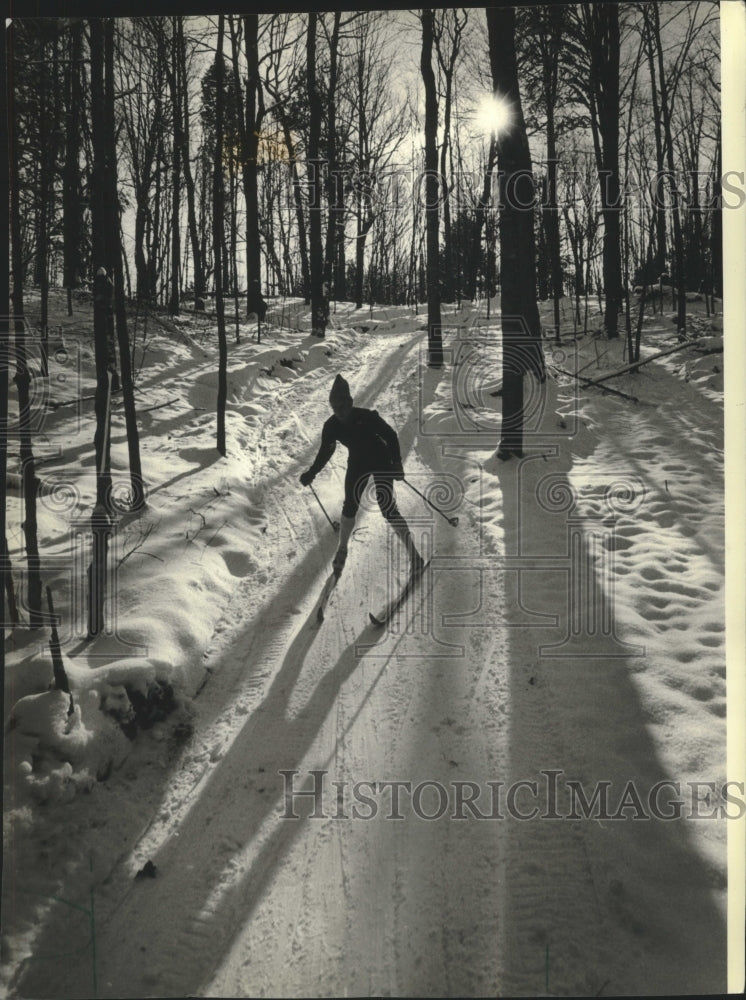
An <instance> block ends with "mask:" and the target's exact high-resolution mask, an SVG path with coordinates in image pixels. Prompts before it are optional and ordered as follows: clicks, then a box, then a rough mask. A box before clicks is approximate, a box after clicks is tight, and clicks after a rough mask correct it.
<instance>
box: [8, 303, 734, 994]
mask: <svg viewBox="0 0 746 1000" xmlns="http://www.w3.org/2000/svg"><path fill="white" fill-rule="evenodd" d="M31 306H32V311H33V306H34V303H33V302H32V304H31ZM691 308H692V309H693V310H696V311H697V312H696V315H695V317H694V318H693V320H692V329H698V330H699V332H701V334H702V335H703V336H704V335H707V336H708V337H709V338H714V339H708V340H707V341H703V342H702V345H701V346H706V347H709V348H711V349H714V348H717V346H718V340H717V338H718V336H719V335H720V334H721V332H722V329H721V324H719V321H718V320H715V321H714V323H713V322H712V321H711V320H709V319H706V318H705V317H704V313H703V306H702V304H700V303H696V304H695V303H693V304H692V306H691ZM55 320H56V321H58V322H59V325H60V326H61V327H62V340H64V345H65V350H64V351H62V350H61V349H58V350H57V351H56V353H55V354H54V356H53V358H52V360H51V363H50V368H51V371H50V379H49V381H48V383H42V382H41V381H39V382H38V383H37V384H38V385H39V386H42V385H45V386H47V387H48V393H49V399H48V403H49V404H58V403H60V402H62V401H65V400H68V401H71V400H72V401H74V400H76V399H78V398H79V397H83V396H88V395H90V394H91V393H92V391H93V378H92V376H93V362H92V357H91V341H90V330H91V315H90V312H89V307H87V306H78V307H76V315H75V316H74V317H72V318H71V319H68V318H67V317H66V315H64V309H63V303H62V299H61V298H60V299H59V300H58V301H56V303H55ZM267 320H268V322H267V325H266V326H265V327H264V330H263V337H262V343H261V344H257V342H256V340H255V339H254V338H253V337H252V333H253V332H254V329H255V325H254V324H251V325H244V326H243V327H242V338H241V343H240V344H232V345H231V347H230V358H229V407H228V416H227V430H228V454H227V456H226V457H225V458H221V457H220V456H219V455H218V453H217V450H216V448H215V414H214V408H215V398H216V386H217V377H216V367H217V365H216V353H217V352H216V349H215V336H216V335H215V329H214V321H213V320H211V319H210V318H209V317H204V318H203V317H195V316H184V317H182V318H177V319H174V320H171V319H166V318H165V317H161V318H160V319H159V320H157V321H156V320H155V319H154V318H153V317H151V318H150V321H149V325H148V331H147V335H146V339H145V341H143V340H142V328H141V327H140V330H139V332H138V341H137V346H136V350H135V359H136V362H137V366H138V367H140V365H141V362H142V366H141V372H140V375H139V378H138V384H137V404H138V410H139V414H140V419H139V423H140V428H141V448H142V458H143V469H144V475H145V479H146V482H147V488H148V497H147V507H146V509H145V510H144V511H142V512H141V513H140V514H138V515H131V514H125V515H123V516H121V517H120V518H119V522H118V526H117V532H116V536H115V539H114V541H113V543H112V551H111V560H110V561H111V565H112V567H113V571H112V575H111V580H110V593H111V594H112V595H113V597H112V600H111V603H110V606H109V609H108V611H109V615H108V622H109V625H110V627H109V629H108V632H107V634H106V635H103V636H101V637H99V638H98V639H97V640H96V641H94V642H86V641H85V631H86V618H85V596H86V589H85V572H86V567H87V564H88V550H87V545H88V544H89V543H88V535H89V528H88V523H89V518H90V515H91V512H92V508H93V503H94V499H95V482H94V473H93V468H94V462H93V445H92V439H93V404H92V401H91V400H90V399H88V400H85V401H84V402H82V403H81V404H79V405H76V404H75V403H74V402H70V403H69V404H68V405H64V406H57V405H48V406H45V407H44V408H43V410H42V412H43V420H42V421H41V424H40V427H39V428H38V430H37V433H36V436H35V452H36V455H37V459H38V460H39V464H38V474H39V477H40V479H41V481H42V485H41V490H40V502H39V503H40V506H39V531H40V541H41V545H42V552H43V558H44V567H45V582H48V583H51V586H52V591H53V593H54V597H55V605H56V610H57V612H58V613H59V614H60V615H61V616H62V624H61V626H60V636H61V641H62V648H63V652H64V654H65V666H66V669H67V673H68V677H69V679H70V684H71V688H72V700H73V711H72V713H71V714H69V705H70V699H69V696H68V695H67V694H65V693H64V692H62V691H59V690H55V689H54V688H52V687H51V681H52V666H51V658H50V656H49V652H48V645H47V640H48V634H47V632H46V630H45V631H44V632H43V634H42V635H39V634H33V633H29V632H28V631H25V630H18V631H16V633H15V635H14V637H13V638H12V640H11V641H9V642H8V643H7V644H6V661H7V666H6V676H5V705H6V729H5V733H6V736H5V760H6V771H5V806H6V816H5V865H6V867H5V878H4V885H3V928H4V937H3V949H4V951H3V959H4V966H5V973H4V976H5V979H4V982H5V990H6V991H7V992H8V994H9V995H12V996H20V997H65V998H77V997H92V996H100V997H146V996H171V997H176V996H186V995H199V996H232V997H242V996H333V995H337V996H342V995H345V996H346V995H352V996H355V995H358V996H359V995H400V996H451V995H454V996H455V995H459V996H464V995H473V996H478V995H484V996H488V995H495V994H503V995H522V996H535V995H538V994H542V993H544V994H547V993H548V994H552V995H554V994H556V995H584V996H599V995H611V994H645V993H658V994H661V993H692V994H701V993H707V992H713V991H720V990H723V989H725V986H726V978H725V972H726V895H727V893H726V889H727V867H726V832H727V827H728V824H729V822H734V821H730V820H729V819H727V818H726V816H735V815H737V814H738V813H739V812H742V811H743V807H742V806H741V803H742V802H743V793H742V791H740V792H739V791H738V790H734V788H733V787H732V786H731V787H728V786H725V782H726V780H727V778H728V774H727V771H726V717H727V714H728V712H729V711H730V709H728V708H727V705H726V669H725V667H726V664H725V647H724V561H725V555H724V509H723V508H724V504H723V489H724V488H723V476H724V470H723V405H722V397H723V392H722V387H723V355H722V354H721V353H711V354H704V353H701V352H700V353H698V352H697V351H696V350H695V349H693V348H687V349H685V350H683V351H681V352H676V353H673V354H671V355H669V356H667V357H665V358H662V359H661V360H660V361H654V362H652V363H651V364H649V365H647V366H645V367H643V368H642V369H641V370H640V371H639V373H638V374H637V375H624V376H620V377H617V378H614V379H613V380H610V381H609V382H608V383H607V384H608V385H609V387H610V388H613V389H616V390H618V391H621V392H623V393H627V394H628V395H631V396H635V397H636V398H637V402H633V401H631V400H629V399H626V398H622V397H620V396H619V395H615V394H611V393H610V394H605V393H602V391H601V389H600V388H579V386H578V383H577V382H576V381H575V380H574V379H572V378H570V377H568V376H567V375H565V374H563V371H565V372H567V371H578V370H581V369H583V376H584V377H587V378H594V377H601V376H602V375H603V374H607V373H609V372H611V371H613V370H614V369H616V368H617V367H622V366H623V364H624V359H623V356H622V355H623V350H624V340H623V338H621V339H620V340H619V341H618V342H609V341H607V340H605V339H604V338H602V337H595V336H594V335H593V334H592V333H589V334H587V335H585V336H582V335H581V336H579V337H578V338H577V339H574V338H573V337H572V322H571V318H570V315H569V306H568V307H567V313H566V315H565V320H564V322H565V326H564V328H563V338H562V340H563V342H562V344H560V345H555V344H553V343H552V342H551V341H549V340H547V341H546V342H545V348H546V357H547V362H548V364H549V366H550V367H549V377H548V379H547V382H546V384H545V386H543V387H539V386H538V385H537V384H536V383H529V382H527V393H528V405H527V414H528V417H527V420H528V432H527V436H526V443H525V457H524V458H523V459H522V460H516V459H513V460H511V461H509V462H507V463H501V462H499V461H497V460H496V459H495V458H494V454H493V453H494V450H495V446H496V442H497V437H498V433H497V432H498V431H499V405H500V400H499V398H498V397H497V396H496V395H495V393H496V390H497V388H498V386H499V381H500V378H499V372H500V364H499V359H500V352H499V317H498V318H496V304H495V303H493V308H492V316H491V317H490V318H487V316H486V310H485V304H484V303H482V304H481V307H480V308H476V307H471V306H469V305H465V306H464V308H463V309H461V310H454V309H453V308H452V307H449V308H448V310H447V312H446V316H445V324H446V325H445V328H444V342H445V347H446V355H447V358H446V360H447V363H446V365H445V366H444V368H443V369H442V370H433V369H429V368H428V367H427V365H426V333H425V330H424V316H423V315H422V314H420V315H419V316H415V315H413V313H412V311H411V310H408V309H405V308H403V307H402V308H383V307H381V308H375V309H373V310H368V309H363V310H360V311H353V310H352V309H351V307H350V306H349V305H342V304H340V305H338V306H337V309H336V312H335V313H334V314H333V316H332V320H333V323H332V328H331V329H330V330H329V332H328V336H327V339H326V340H325V341H322V342H320V341H317V340H315V339H313V338H311V337H310V336H309V334H308V329H309V316H308V309H307V308H305V307H303V305H302V303H299V302H297V301H295V302H292V303H290V302H288V303H277V304H276V306H274V307H273V308H272V310H271V312H270V314H269V315H268V317H267ZM718 327H720V329H718ZM229 333H230V335H231V337H232V336H233V331H232V329H231V330H230V331H229ZM676 343H677V341H676V337H675V329H674V326H673V324H672V323H671V322H670V318H669V317H668V316H666V317H662V316H660V315H656V316H653V315H650V316H648V317H647V318H646V320H645V325H644V334H643V344H644V347H643V354H644V356H645V357H648V356H650V355H651V354H653V353H655V352H656V351H658V350H663V349H665V348H667V347H670V346H674V345H675V344H676ZM143 346H145V351H144V360H143V357H142V355H143ZM78 359H79V360H80V370H79V371H78ZM337 372H342V373H343V374H344V375H345V377H346V378H347V379H348V380H349V382H350V384H351V386H352V389H353V393H354V396H355V403H356V405H358V406H366V407H370V408H375V409H377V410H378V411H379V412H380V413H381V415H382V416H383V417H384V418H385V419H386V420H388V421H389V422H390V423H391V424H392V425H393V426H394V427H395V428H396V429H397V431H398V433H399V436H400V440H401V443H402V454H403V456H404V465H405V469H406V472H407V478H408V480H409V481H410V482H411V483H412V485H413V486H416V487H417V488H418V489H419V490H421V491H422V492H424V493H426V495H427V496H428V497H429V498H430V499H431V500H432V501H433V502H434V503H436V504H438V505H439V506H441V507H443V508H444V510H445V512H446V515H447V517H448V518H456V517H457V518H458V526H457V527H454V526H453V525H452V524H450V523H448V521H447V520H446V519H445V518H442V517H440V516H439V515H438V514H436V513H435V512H434V511H433V510H432V509H431V508H429V507H428V506H427V505H426V504H425V503H424V502H423V500H421V499H420V497H418V496H417V495H416V494H415V493H414V492H413V491H410V490H409V489H408V488H407V486H406V484H401V485H399V486H398V487H397V493H398V497H399V501H400V506H401V509H402V512H403V513H404V515H405V517H407V519H408V520H409V522H410V525H411V527H412V529H413V531H414V532H415V534H416V535H417V537H418V538H419V540H420V542H421V545H422V548H423V550H425V551H426V552H427V553H428V554H431V555H432V556H433V562H432V563H431V566H430V569H429V570H428V572H427V574H426V576H425V578H424V579H423V581H422V583H421V586H420V587H419V589H418V590H417V592H416V593H415V594H414V595H413V596H412V597H411V598H410V600H409V601H408V602H407V604H406V605H405V606H404V609H403V610H402V612H401V614H400V615H399V616H398V617H397V618H396V619H394V620H393V621H392V623H391V624H390V625H389V626H388V627H387V628H386V629H384V630H381V629H376V628H375V627H374V626H372V625H371V624H370V622H369V618H368V612H369V611H371V610H373V611H375V610H378V609H379V608H380V607H381V605H382V603H383V602H384V601H385V599H386V597H387V596H388V595H390V594H394V593H396V592H397V589H398V588H399V587H400V586H401V583H402V581H403V580H404V578H405V573H406V565H405V564H406V557H405V556H404V553H403V550H401V549H400V543H399V542H398V541H397V540H396V538H395V537H394V536H393V534H391V533H390V532H389V531H388V528H387V526H386V524H385V523H384V522H383V520H382V519H381V517H380V515H379V513H378V511H377V510H376V509H374V507H375V505H373V506H371V505H370V504H368V505H367V506H366V507H365V509H363V510H361V513H360V515H359V517H358V521H357V525H356V528H355V532H354V535H353V540H352V543H351V547H350V556H349V559H348V562H347V566H346V568H345V570H344V573H343V575H342V578H341V580H340V582H339V584H338V586H337V588H336V590H335V591H334V592H333V593H332V596H331V599H330V602H329V606H328V609H327V613H326V620H325V622H324V624H323V625H322V626H321V627H320V628H319V627H317V625H316V607H317V603H318V600H319V598H320V596H321V592H322V588H323V586H324V583H325V581H326V579H327V576H328V573H329V565H330V560H331V557H332V555H333V552H334V549H335V535H334V532H333V531H332V529H331V527H330V525H329V523H328V521H327V520H326V519H325V517H324V514H323V513H322V511H321V509H320V507H319V506H318V505H317V503H316V501H315V499H314V497H313V496H312V494H311V492H310V491H309V490H307V489H304V488H302V487H301V486H300V484H299V482H298V476H299V474H300V473H301V472H302V471H303V470H305V469H306V468H307V467H308V466H309V465H310V463H311V461H312V459H313V457H314V455H315V454H316V450H317V447H318V443H319V434H320V429H321V424H322V422H323V420H324V419H326V417H327V416H328V414H329V408H328V403H327V397H328V392H329V388H330V385H331V382H332V379H333V377H334V375H335V374H336V373H337ZM40 391H41V390H40ZM45 391H47V390H45ZM345 461H346V453H345V451H344V449H343V448H342V447H340V448H338V450H337V452H336V454H335V455H334V457H333V459H332V461H331V463H330V464H329V466H327V468H326V469H325V470H324V471H323V472H322V473H321V475H320V476H319V477H318V478H317V479H316V481H315V484H314V486H315V488H316V490H317V492H318V494H319V497H320V499H321V501H322V502H323V504H324V506H325V507H326V509H327V511H328V512H329V513H330V515H331V516H332V517H333V518H338V517H339V512H340V505H341V495H342V482H343V477H344V468H345ZM112 468H113V470H114V479H115V492H116V493H117V495H125V494H126V490H127V446H126V440H125V429H124V415H123V409H122V405H121V402H119V401H117V402H116V403H115V406H114V412H113V416H112ZM17 481H18V477H17V469H15V470H14V469H12V468H11V470H10V473H9V486H10V491H9V497H10V500H9V543H10V547H11V558H12V560H13V565H14V569H15V573H16V578H17V580H18V579H19V578H20V572H21V570H22V566H23V550H22V532H21V527H20V523H21V520H22V509H21V501H20V498H19V494H18V492H17V489H16V487H17ZM387 532H388V533H387ZM735 666H736V667H738V666H739V665H738V664H736V665H735ZM724 786H725V787H724ZM314 791H315V793H316V794H313V793H314ZM298 792H301V793H312V794H296V793H298ZM594 794H595V796H596V798H595V799H594V798H593V796H594ZM729 795H730V798H731V801H728V796H729ZM677 803H678V805H677ZM585 814H589V815H588V816H586V815H585ZM677 814H680V815H677ZM693 814H694V815H693ZM293 817H296V818H293ZM664 817H673V818H664Z"/></svg>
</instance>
